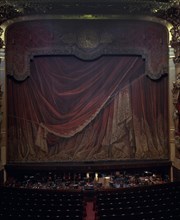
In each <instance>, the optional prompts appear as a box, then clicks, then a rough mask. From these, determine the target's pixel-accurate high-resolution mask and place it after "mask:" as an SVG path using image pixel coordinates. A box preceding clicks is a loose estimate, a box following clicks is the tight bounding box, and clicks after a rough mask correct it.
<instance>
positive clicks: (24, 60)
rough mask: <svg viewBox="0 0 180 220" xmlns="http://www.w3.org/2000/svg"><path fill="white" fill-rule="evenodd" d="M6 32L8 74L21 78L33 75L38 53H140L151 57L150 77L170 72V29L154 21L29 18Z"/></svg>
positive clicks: (84, 56) (87, 56) (84, 55)
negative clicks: (31, 68)
mask: <svg viewBox="0 0 180 220" xmlns="http://www.w3.org/2000/svg"><path fill="white" fill-rule="evenodd" d="M87 26H88V29H87ZM142 33H143V34H142ZM6 36H7V40H6V62H8V64H9V65H8V66H7V74H9V75H13V76H14V77H15V78H16V79H18V80H24V79H25V78H26V77H27V76H28V75H30V68H29V59H33V56H36V55H58V54H59V55H75V56H77V57H79V58H80V59H85V60H91V59H96V58H98V57H100V56H102V55H139V56H142V57H143V58H144V59H145V60H148V62H146V73H147V75H149V77H150V78H152V79H158V78H160V77H161V76H162V75H163V74H166V73H168V67H167V63H168V47H167V42H168V35H167V29H166V28H165V27H164V26H163V25H161V24H157V23H153V22H148V21H143V22H142V21H131V20H129V21H128V20H127V21H113V20H108V21H107V20H106V21H105V22H104V21H103V20H96V21H86V20H81V21H79V20H78V21H77V20H66V21H61V20H56V21H53V24H52V22H51V21H48V20H47V21H32V22H30V21H29V22H19V23H16V24H13V25H11V26H9V28H8V30H7V33H6ZM162 54H163V56H162Z"/></svg>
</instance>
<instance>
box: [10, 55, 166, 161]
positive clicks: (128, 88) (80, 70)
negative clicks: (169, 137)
mask: <svg viewBox="0 0 180 220" xmlns="http://www.w3.org/2000/svg"><path fill="white" fill-rule="evenodd" d="M144 68H145V61H144V60H143V59H142V58H141V57H138V56H102V57H100V58H98V59H97V60H91V61H84V60H80V59H78V58H76V57H74V56H39V57H35V58H34V60H33V61H32V62H31V75H30V77H29V78H27V79H26V80H25V81H23V82H16V81H14V80H12V79H11V78H9V79H8V93H9V94H8V97H10V98H9V99H8V126H9V133H8V135H9V146H10V147H11V148H12V150H11V153H10V155H9V160H14V161H16V160H26V161H32V160H33V161H34V160H35V161H37V160H40V161H44V160H52V161H56V160H91V159H93V160H99V159H120V158H136V157H137V158H141V157H152V155H153V157H157V156H158V157H159V155H160V153H161V154H162V157H166V156H167V154H166V152H165V151H164V148H167V142H166V141H164V142H163V143H162V140H163V138H164V137H165V136H166V134H167V133H166V132H167V125H166V124H165V123H164V122H163V119H165V117H166V116H167V110H166V107H167V106H166V105H167V103H162V101H161V95H162V92H164V90H165V85H166V82H165V81H163V80H162V81H161V82H160V84H161V85H162V86H160V87H158V88H159V89H157V86H155V87H156V88H155V91H156V92H159V94H157V93H156V92H154V91H153V87H151V84H153V83H154V82H149V81H150V80H149V79H148V78H147V77H146V76H145V70H144ZM147 81H148V82H149V84H148V85H145V86H144V82H145V83H147ZM146 86H147V87H146ZM151 88H152V89H151ZM147 89H148V90H147ZM145 91H147V93H146V92H145ZM147 95H148V97H147V99H146V96H147ZM156 95H157V96H156ZM152 103H156V104H158V106H156V105H153V104H152ZM145 105H146V107H145ZM159 106H161V107H160V109H159ZM157 120H159V122H162V123H164V124H161V125H158V126H157ZM143 123H146V130H143V128H144V125H143ZM164 125H165V127H162V126H164ZM156 126H157V127H158V128H157V129H156V131H154V128H155V127H156ZM160 126H161V127H160ZM148 129H149V130H148ZM138 131H139V133H138ZM142 133H143V134H144V136H143V137H142ZM154 134H155V135H156V136H154ZM157 134H158V139H156V137H157ZM136 135H137V137H136ZM148 135H150V136H151V137H154V141H152V142H151V143H149V142H146V143H145V136H146V137H147V139H146V140H149V137H148ZM159 135H160V137H159ZM156 140H158V141H156ZM143 141H144V142H143ZM137 143H138V146H137ZM142 143H145V145H143V144H142ZM142 145H143V146H142ZM12 146H13V147H12ZM149 147H150V148H149ZM158 147H159V148H160V149H158V150H157V151H158V154H157V155H155V153H156V152H155V151H154V150H153V149H156V148H158ZM144 148H147V149H144ZM139 149H140V150H139ZM149 149H150V150H149ZM15 152H16V153H15ZM37 152H38V154H37ZM152 152H153V153H152ZM154 152H155V153H154Z"/></svg>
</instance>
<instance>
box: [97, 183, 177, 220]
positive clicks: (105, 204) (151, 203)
mask: <svg viewBox="0 0 180 220" xmlns="http://www.w3.org/2000/svg"><path fill="white" fill-rule="evenodd" d="M169 186H172V188H171V189H170V187H169ZM169 186H168V189H169V190H166V191H165V190H162V193H161V194H159V193H154V194H153V193H150V191H151V188H147V189H143V190H144V191H143V192H145V191H146V193H143V194H140V193H139V192H138V193H133V194H132V193H130V194H128V196H127V194H126V195H125V193H124V192H122V193H121V192H120V191H118V192H117V193H112V194H110V193H109V192H108V193H106V192H105V191H104V192H100V193H99V194H97V196H96V202H95V212H96V220H110V219H111V220H123V219H133V220H136V219H138V220H160V219H164V220H171V219H172V220H179V219H180V187H179V186H180V183H176V184H170V185H169ZM159 187H160V186H159ZM159 187H158V190H159V191H161V190H160V188H159ZM162 189H165V186H163V185H162ZM137 190H138V191H139V189H137Z"/></svg>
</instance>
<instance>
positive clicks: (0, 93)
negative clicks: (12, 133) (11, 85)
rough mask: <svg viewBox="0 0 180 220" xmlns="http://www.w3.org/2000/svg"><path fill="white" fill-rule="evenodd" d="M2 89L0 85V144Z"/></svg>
mask: <svg viewBox="0 0 180 220" xmlns="http://www.w3.org/2000/svg"><path fill="white" fill-rule="evenodd" d="M0 62H1V61H0ZM1 87H2V85H0V143H1V124H2V114H3V112H2V109H1V108H2V95H3V92H2V89H1ZM0 150H1V149H0Z"/></svg>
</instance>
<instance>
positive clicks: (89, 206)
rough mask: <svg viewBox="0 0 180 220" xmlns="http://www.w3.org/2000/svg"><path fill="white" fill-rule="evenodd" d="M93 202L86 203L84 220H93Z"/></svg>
mask: <svg viewBox="0 0 180 220" xmlns="http://www.w3.org/2000/svg"><path fill="white" fill-rule="evenodd" d="M93 205H94V203H93V202H87V204H86V213H87V216H86V219H85V220H95V212H94V210H93Z"/></svg>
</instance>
